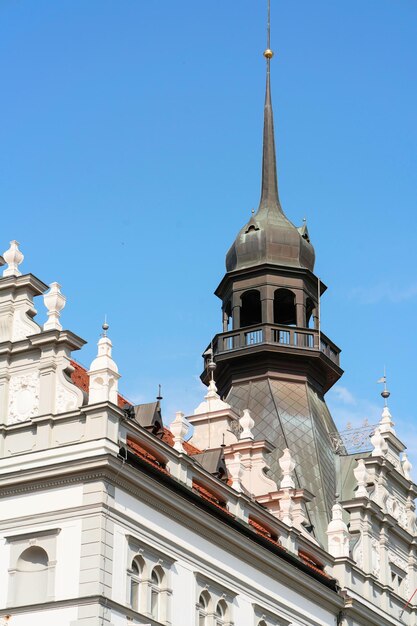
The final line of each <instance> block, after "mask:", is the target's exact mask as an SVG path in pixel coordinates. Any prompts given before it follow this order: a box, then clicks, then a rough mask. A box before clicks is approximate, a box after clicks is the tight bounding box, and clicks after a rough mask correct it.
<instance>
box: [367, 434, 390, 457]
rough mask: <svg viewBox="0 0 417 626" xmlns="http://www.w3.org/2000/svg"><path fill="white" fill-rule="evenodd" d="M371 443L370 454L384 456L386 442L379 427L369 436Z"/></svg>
mask: <svg viewBox="0 0 417 626" xmlns="http://www.w3.org/2000/svg"><path fill="white" fill-rule="evenodd" d="M371 443H372V446H373V450H372V454H371V456H384V455H385V453H386V451H387V442H386V441H385V439H384V438H383V436H382V435H381V430H380V428H379V427H377V428H375V432H374V434H373V435H372V437H371Z"/></svg>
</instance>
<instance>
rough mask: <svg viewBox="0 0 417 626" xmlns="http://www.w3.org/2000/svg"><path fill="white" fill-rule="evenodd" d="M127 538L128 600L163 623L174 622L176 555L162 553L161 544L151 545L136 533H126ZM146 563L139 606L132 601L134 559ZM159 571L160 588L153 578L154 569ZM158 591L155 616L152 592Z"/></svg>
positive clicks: (138, 611)
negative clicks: (172, 585)
mask: <svg viewBox="0 0 417 626" xmlns="http://www.w3.org/2000/svg"><path fill="white" fill-rule="evenodd" d="M126 539H127V568H126V569H127V577H126V580H127V582H126V604H127V605H128V606H129V607H130V608H131V609H132V610H133V611H136V612H137V613H138V614H140V615H143V616H146V617H150V618H151V619H153V620H155V621H157V622H158V623H161V624H170V622H171V596H172V588H171V579H172V566H173V564H174V563H175V559H173V558H172V557H170V556H169V555H166V554H164V553H162V552H161V551H160V550H158V548H155V547H153V546H150V545H149V544H147V543H145V542H144V541H142V540H141V539H139V538H138V537H136V536H133V535H126ZM134 560H136V561H139V562H140V563H142V573H141V576H140V581H139V603H138V608H135V607H133V606H132V603H131V595H130V593H131V584H132V580H134V573H133V571H132V563H133V561H134ZM154 571H156V575H157V576H158V577H159V588H158V589H156V587H155V583H154V582H153V581H152V573H153V572H154ZM155 591H157V592H158V618H157V619H156V618H155V617H153V616H152V593H153V592H155Z"/></svg>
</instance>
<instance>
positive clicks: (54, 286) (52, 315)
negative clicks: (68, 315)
mask: <svg viewBox="0 0 417 626" xmlns="http://www.w3.org/2000/svg"><path fill="white" fill-rule="evenodd" d="M49 287H50V289H49V291H48V292H47V293H46V294H45V295H44V296H43V301H44V303H45V306H46V308H47V311H48V321H47V322H45V324H44V325H43V329H44V330H62V325H61V324H60V322H59V318H60V316H61V311H62V309H63V308H64V306H65V303H66V301H67V299H66V298H65V296H64V295H63V294H62V293H61V285H60V284H58V283H51V284H50V285H49Z"/></svg>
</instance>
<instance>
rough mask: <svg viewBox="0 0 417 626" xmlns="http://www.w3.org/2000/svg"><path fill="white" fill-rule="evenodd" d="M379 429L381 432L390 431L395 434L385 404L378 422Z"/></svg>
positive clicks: (390, 416)
mask: <svg viewBox="0 0 417 626" xmlns="http://www.w3.org/2000/svg"><path fill="white" fill-rule="evenodd" d="M379 430H380V431H381V433H392V434H393V435H395V430H394V422H393V421H392V415H391V413H390V410H389V408H388V407H387V406H384V409H383V411H382V418H381V421H380V423H379Z"/></svg>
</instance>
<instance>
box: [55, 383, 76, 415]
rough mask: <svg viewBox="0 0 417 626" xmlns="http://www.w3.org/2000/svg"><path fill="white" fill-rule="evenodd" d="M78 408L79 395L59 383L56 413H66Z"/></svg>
mask: <svg viewBox="0 0 417 626" xmlns="http://www.w3.org/2000/svg"><path fill="white" fill-rule="evenodd" d="M77 408H78V395H77V393H76V392H71V391H69V390H68V389H65V387H64V385H62V384H61V383H58V385H57V390H56V412H57V413H66V412H67V411H73V410H74V409H77Z"/></svg>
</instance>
